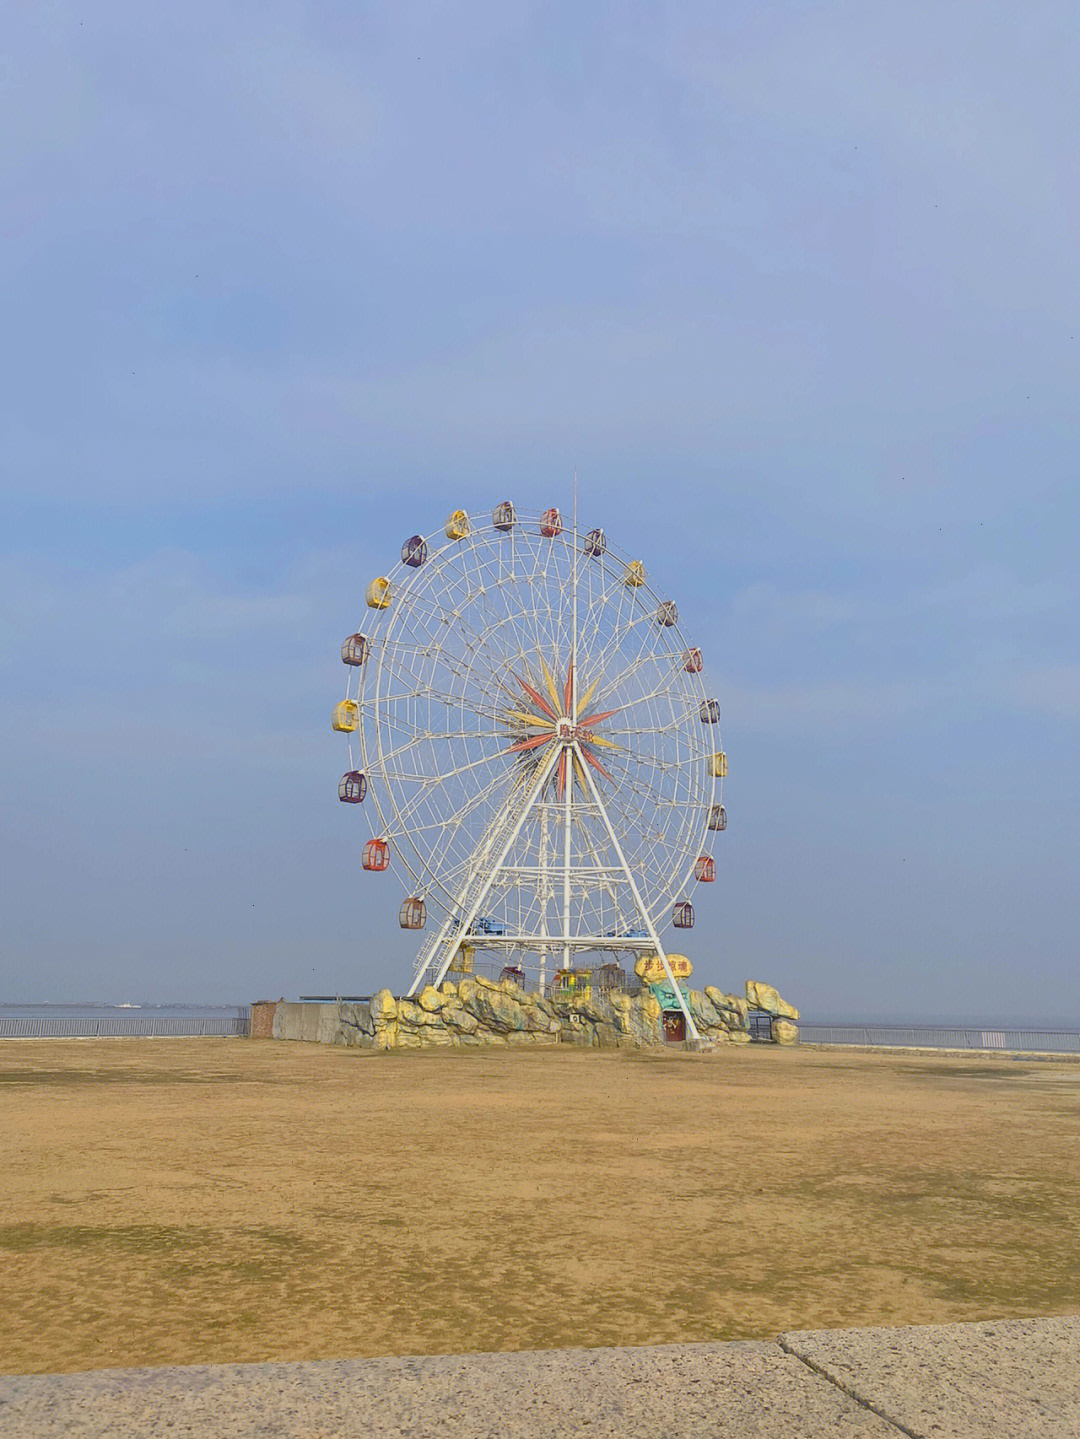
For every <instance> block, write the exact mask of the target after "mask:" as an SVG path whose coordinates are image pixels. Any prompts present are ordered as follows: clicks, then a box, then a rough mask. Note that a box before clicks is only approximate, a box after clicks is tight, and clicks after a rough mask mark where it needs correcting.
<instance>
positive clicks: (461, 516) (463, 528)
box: [446, 510, 472, 540]
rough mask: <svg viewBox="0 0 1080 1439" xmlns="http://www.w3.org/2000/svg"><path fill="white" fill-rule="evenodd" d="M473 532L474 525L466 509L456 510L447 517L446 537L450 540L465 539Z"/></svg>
mask: <svg viewBox="0 0 1080 1439" xmlns="http://www.w3.org/2000/svg"><path fill="white" fill-rule="evenodd" d="M471 533H472V525H471V524H470V523H469V517H468V515H467V514H466V513H465V511H464V510H454V512H453V513H452V514H450V515H448V516H447V518H446V538H447V539H448V540H464V539H466V538H467V537H468V536H469V535H470V534H471Z"/></svg>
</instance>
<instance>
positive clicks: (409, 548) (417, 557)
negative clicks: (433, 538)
mask: <svg viewBox="0 0 1080 1439" xmlns="http://www.w3.org/2000/svg"><path fill="white" fill-rule="evenodd" d="M426 559H427V540H425V539H424V537H423V536H422V535H412V536H410V538H409V539H407V540H406V541H405V543H404V544H403V545H402V547H401V563H402V564H403V565H408V566H409V568H410V569H413V570H418V569H419V568H420V566H421V565H422V564H423V563H424V561H425V560H426Z"/></svg>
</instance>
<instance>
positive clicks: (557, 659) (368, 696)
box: [347, 514, 722, 1038]
mask: <svg viewBox="0 0 1080 1439" xmlns="http://www.w3.org/2000/svg"><path fill="white" fill-rule="evenodd" d="M552 528H553V526H552V525H551V524H548V525H547V529H548V530H551V529H552ZM425 544H426V547H427V556H426V560H425V562H424V563H423V564H422V565H420V566H419V567H416V568H411V567H407V566H405V565H404V564H402V565H400V566H397V567H396V568H395V569H394V570H393V571H392V572H391V573H390V575H389V579H390V582H391V586H392V592H391V602H390V605H389V607H388V608H386V609H368V610H367V611H366V612H365V613H364V615H363V617H362V619H361V621H360V623H359V624H358V626H357V629H358V631H359V632H361V633H363V634H364V635H365V636H366V637H367V639H368V642H369V654H368V659H367V661H366V663H365V664H364V665H362V666H358V667H352V668H350V669H349V671H348V674H349V679H350V684H349V689H348V690H347V698H352V699H354V700H355V701H356V703H357V705H358V708H359V728H358V731H357V734H356V736H355V739H356V745H355V746H354V745H353V744H352V743H350V746H349V768H350V769H354V768H355V769H360V770H362V771H363V773H364V775H365V777H366V779H367V785H368V789H367V803H366V804H365V806H364V808H363V810H362V811H361V813H365V814H368V815H370V816H371V820H370V827H369V830H368V834H369V835H370V836H379V837H381V838H383V839H385V840H386V841H387V842H388V844H389V846H390V850H391V855H392V863H391V869H394V868H395V867H397V866H398V865H399V864H401V865H404V867H405V869H406V870H407V872H408V874H409V876H410V891H411V893H412V894H413V895H414V896H416V897H417V898H421V899H423V900H424V901H425V905H426V908H427V911H428V916H429V917H428V924H429V926H430V927H429V929H428V932H427V936H426V942H425V943H424V944H423V945H422V947H421V950H420V953H419V955H418V957H417V962H416V969H415V973H414V979H413V985H412V988H411V989H410V991H409V992H410V993H413V992H414V991H415V989H416V988H417V986H418V985H419V984H420V983H421V982H422V981H423V980H424V979H425V978H427V979H429V980H430V979H431V978H438V979H441V978H442V977H443V976H444V975H445V973H446V970H447V969H448V968H449V967H450V965H451V964H452V962H453V960H454V957H455V955H456V954H457V952H458V950H459V949H460V947H461V945H462V944H469V945H475V946H479V947H483V948H487V949H490V950H492V951H495V952H497V953H500V954H502V955H503V956H504V957H505V958H506V960H507V961H508V962H509V961H511V960H512V961H513V962H514V963H516V964H518V965H520V966H522V967H523V968H525V969H526V971H531V972H532V974H533V975H534V976H535V977H536V978H537V980H538V981H539V983H540V984H541V987H544V985H545V983H546V981H547V979H548V977H549V974H550V968H551V967H552V966H559V967H563V968H569V967H572V966H573V965H575V964H576V963H578V962H579V961H580V958H581V956H582V954H583V952H584V951H595V950H610V951H613V952H624V953H625V952H627V951H629V952H630V953H631V954H633V953H641V952H645V951H646V950H649V949H651V950H653V951H655V953H656V954H657V955H658V956H660V958H661V961H662V964H663V966H664V969H665V971H666V972H668V978H669V981H670V982H671V983H672V987H673V989H674V991H675V993H676V995H679V996H680V1003H682V1004H683V1007H684V1010H685V1008H686V1007H685V1003H684V1002H683V1001H682V999H681V991H680V989H679V986H678V985H677V984H675V983H674V978H673V976H672V975H671V973H670V966H669V965H668V962H667V955H666V951H665V948H664V945H663V944H662V942H661V938H660V932H661V930H662V929H663V928H664V927H665V926H666V925H667V924H668V923H669V922H670V919H671V907H672V906H673V905H674V904H675V903H676V902H677V901H678V900H680V899H684V898H690V897H691V892H692V890H693V889H694V881H693V872H694V861H695V859H696V857H697V856H698V854H699V853H701V852H704V851H705V850H706V844H705V842H706V839H707V838H708V837H710V836H709V832H708V830H707V821H708V815H709V809H710V806H711V805H713V804H715V803H718V802H719V801H720V799H721V795H720V779H721V776H717V775H715V774H714V772H713V771H714V770H715V769H716V768H717V765H716V764H715V763H713V762H711V756H712V755H714V754H716V753H719V752H721V750H722V746H721V742H720V734H719V730H720V727H719V724H718V723H716V722H715V718H716V713H715V711H713V709H712V708H711V706H710V704H708V703H707V702H708V701H709V699H710V697H709V695H708V693H707V691H706V688H705V685H704V682H703V676H702V674H701V673H700V672H698V671H697V670H696V669H695V667H694V665H693V664H692V663H691V664H690V665H689V666H688V664H687V659H688V656H689V655H690V654H692V650H691V646H690V644H689V642H688V641H687V640H686V638H685V637H684V636H683V635H682V633H681V631H680V628H679V625H678V622H677V616H676V615H675V613H674V606H673V605H671V603H670V601H669V599H668V597H667V596H666V595H664V594H663V593H661V592H660V591H659V590H657V589H656V588H655V586H654V585H653V583H652V582H651V580H650V579H649V577H648V575H647V574H646V573H645V572H644V570H643V569H642V568H641V567H639V566H637V567H635V566H633V565H631V562H630V557H628V556H626V555H624V554H622V553H621V552H620V551H618V550H617V549H616V548H615V547H614V546H612V545H611V543H610V542H609V541H606V537H605V543H604V545H603V547H602V548H599V549H598V548H597V546H596V544H595V542H594V541H593V540H590V537H589V536H586V535H582V534H581V533H580V532H579V530H578V526H577V524H576V521H575V522H574V523H571V524H567V525H565V526H561V527H560V528H559V529H558V532H557V533H554V534H551V533H546V534H545V533H542V529H541V519H540V517H539V516H536V515H522V514H518V515H517V516H516V521H515V524H514V526H513V527H512V528H511V529H510V530H509V531H506V530H502V529H498V528H496V527H495V526H494V524H491V523H487V522H484V523H477V521H476V519H475V518H474V519H473V522H472V526H471V530H470V533H469V534H468V535H467V536H466V537H465V538H463V539H460V540H446V539H444V538H443V537H442V536H441V535H436V536H428V537H427V539H426V541H425ZM352 738H353V737H352V736H350V740H352ZM372 811H374V814H372V813H371V812H372ZM372 882H373V883H378V882H379V881H374V880H373V881H372ZM700 894H701V891H700V890H698V891H697V893H696V894H695V896H694V897H695V898H699V897H700ZM686 1020H687V1033H688V1034H689V1035H690V1036H691V1038H693V1037H696V1034H697V1030H696V1026H695V1025H694V1022H693V1017H692V1016H691V1015H690V1013H689V1011H688V1010H686Z"/></svg>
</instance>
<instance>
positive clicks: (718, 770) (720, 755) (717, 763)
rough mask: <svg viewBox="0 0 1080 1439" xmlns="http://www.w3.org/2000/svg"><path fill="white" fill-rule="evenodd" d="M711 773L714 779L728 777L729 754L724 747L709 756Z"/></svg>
mask: <svg viewBox="0 0 1080 1439" xmlns="http://www.w3.org/2000/svg"><path fill="white" fill-rule="evenodd" d="M709 773H710V774H711V775H712V777H713V779H726V778H727V755H726V754H725V753H724V751H723V750H722V749H720V750H717V751H716V753H715V754H711V755H710V756H709Z"/></svg>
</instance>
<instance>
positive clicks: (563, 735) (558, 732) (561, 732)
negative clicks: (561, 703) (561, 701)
mask: <svg viewBox="0 0 1080 1439" xmlns="http://www.w3.org/2000/svg"><path fill="white" fill-rule="evenodd" d="M555 737H556V738H557V739H561V740H562V741H563V743H564V744H572V743H573V742H574V740H575V739H577V727H576V726H575V724H574V721H573V720H571V719H567V718H566V717H565V715H564V716H563V718H562V719H557V720H556V721H555Z"/></svg>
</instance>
